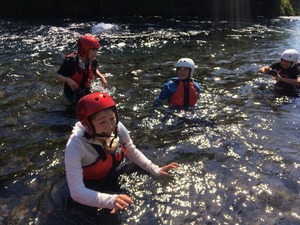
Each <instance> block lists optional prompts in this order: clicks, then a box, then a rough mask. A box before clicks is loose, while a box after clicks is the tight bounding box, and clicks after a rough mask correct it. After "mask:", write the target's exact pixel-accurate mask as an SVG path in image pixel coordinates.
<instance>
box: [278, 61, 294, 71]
mask: <svg viewBox="0 0 300 225" xmlns="http://www.w3.org/2000/svg"><path fill="white" fill-rule="evenodd" d="M280 64H281V66H282V68H283V69H289V68H291V66H292V64H293V62H290V61H287V60H284V59H281V60H280Z"/></svg>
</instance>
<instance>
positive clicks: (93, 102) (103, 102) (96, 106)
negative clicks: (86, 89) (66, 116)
mask: <svg viewBox="0 0 300 225" xmlns="http://www.w3.org/2000/svg"><path fill="white" fill-rule="evenodd" d="M111 107H114V110H115V111H116V117H117V110H116V103H115V101H114V100H113V99H112V98H111V97H110V96H109V95H108V94H106V93H104V92H95V93H91V94H88V95H86V96H84V97H82V98H81V99H80V100H79V102H78V103H77V106H76V108H77V117H78V119H79V121H80V122H81V124H82V125H83V126H84V127H85V128H86V132H87V133H88V134H89V135H91V136H92V135H94V132H95V131H94V126H93V125H92V124H91V122H90V120H89V116H91V115H93V114H95V113H96V112H99V111H101V110H104V109H108V108H111ZM117 123H118V117H117Z"/></svg>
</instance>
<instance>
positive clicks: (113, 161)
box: [82, 144, 126, 180]
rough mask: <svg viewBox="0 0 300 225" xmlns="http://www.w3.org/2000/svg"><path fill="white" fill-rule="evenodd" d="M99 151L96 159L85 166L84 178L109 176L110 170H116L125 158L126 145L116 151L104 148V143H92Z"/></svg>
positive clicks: (94, 178) (93, 178)
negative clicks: (112, 151)
mask: <svg viewBox="0 0 300 225" xmlns="http://www.w3.org/2000/svg"><path fill="white" fill-rule="evenodd" d="M91 145H92V146H93V147H94V148H95V150H96V151H97V153H98V155H99V156H98V158H97V159H96V161H95V162H94V163H92V164H90V165H87V166H83V167H82V169H83V179H85V180H98V179H103V178H105V177H107V175H108V174H109V172H110V171H114V170H115V169H116V168H117V167H118V166H119V165H120V163H121V162H122V161H123V159H124V153H125V152H126V149H125V147H123V146H122V145H120V146H119V147H118V149H117V150H116V151H115V152H114V153H110V152H108V151H106V150H104V149H103V147H102V145H96V144H91Z"/></svg>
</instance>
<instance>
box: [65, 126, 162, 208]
mask: <svg viewBox="0 0 300 225" xmlns="http://www.w3.org/2000/svg"><path fill="white" fill-rule="evenodd" d="M84 132H85V128H84V127H83V126H82V124H81V123H80V122H77V123H76V124H75V126H74V128H73V131H72V135H71V137H70V138H69V140H68V142H67V145H66V149H65V170H66V177H67V182H68V186H69V189H70V194H71V197H72V198H73V200H75V201H77V202H79V203H81V204H84V205H88V206H93V207H98V208H109V209H113V208H114V202H115V199H116V197H117V195H112V194H105V193H100V192H97V191H94V190H91V189H88V188H86V187H85V185H84V183H83V169H82V167H83V166H87V165H90V164H92V163H93V162H95V161H96V159H97V157H98V153H97V152H96V150H95V149H94V148H93V147H92V145H91V143H93V144H97V145H101V143H100V142H99V141H98V140H97V139H87V138H85V137H83V135H84ZM118 136H119V139H120V140H121V141H122V144H123V143H124V144H125V146H126V150H127V151H126V157H127V158H128V159H130V160H131V161H132V162H133V163H135V164H136V165H138V166H139V167H141V168H142V169H144V170H146V171H148V172H149V173H151V174H153V175H157V176H158V175H159V173H160V168H159V167H158V166H157V165H155V164H153V163H152V162H151V161H150V160H149V159H148V158H147V157H146V156H145V155H144V154H143V153H142V152H140V151H139V150H138V149H137V148H136V147H135V145H134V144H133V142H132V140H131V138H130V136H129V133H128V130H127V129H126V127H125V126H124V125H123V124H122V123H121V122H119V123H118Z"/></svg>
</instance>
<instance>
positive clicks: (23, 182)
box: [0, 17, 300, 225]
mask: <svg viewBox="0 0 300 225" xmlns="http://www.w3.org/2000/svg"><path fill="white" fill-rule="evenodd" d="M0 27H1V29H0V37H1V38H0V50H1V55H0V76H1V80H2V82H1V85H0V107H1V110H0V116H1V123H0V126H1V127H0V129H1V130H0V138H1V142H0V145H1V150H0V168H1V171H0V190H1V191H0V215H1V216H0V224H70V220H69V221H67V219H66V218H65V217H64V216H63V213H62V208H63V203H62V201H61V198H60V195H59V192H60V190H61V188H62V186H63V184H64V181H65V174H64V165H63V149H64V146H65V144H66V141H67V139H68V135H69V134H70V132H71V129H72V126H73V125H74V123H75V121H76V119H75V118H74V113H73V112H72V110H70V109H69V108H68V107H67V106H66V104H65V100H64V98H63V96H62V85H61V84H60V83H58V82H56V81H55V73H56V71H57V70H58V68H59V66H60V64H61V63H62V61H63V58H64V55H66V54H68V53H70V52H72V51H74V50H75V47H76V45H75V43H76V40H77V38H78V37H79V36H80V35H81V34H84V33H91V34H93V35H96V36H97V37H98V38H99V39H100V40H101V45H102V46H103V47H102V49H101V50H100V52H99V54H98V56H97V58H98V61H99V64H100V65H99V70H100V71H101V72H102V73H103V74H104V75H105V76H106V77H107V80H108V82H109V88H108V89H107V90H105V91H107V92H109V93H110V94H111V95H112V96H114V97H115V98H116V101H117V103H118V108H119V114H120V117H121V120H122V121H123V123H124V124H125V125H126V126H127V128H128V129H129V130H130V132H131V135H132V138H133V140H134V142H135V144H136V145H137V146H138V148H139V149H140V150H141V151H142V152H144V154H145V155H147V156H148V157H149V158H150V159H151V160H153V161H154V162H155V163H157V164H160V165H163V164H165V163H168V162H171V161H177V162H179V163H180V164H181V167H180V169H179V170H177V171H174V176H173V178H170V179H165V178H156V177H153V176H150V175H148V174H140V173H133V174H130V175H124V176H122V177H121V181H120V182H121V183H122V188H123V189H124V190H125V191H126V192H128V193H129V194H130V195H131V196H132V198H133V199H134V205H133V206H131V207H129V208H128V209H126V211H124V212H122V213H121V214H120V220H121V224H143V225H148V224H149V225H150V224H151V225H154V224H159V225H161V224H175V225H177V224H178V225H181V224H207V225H214V224H241V225H242V224H284V225H286V224H300V195H299V191H300V181H299V177H300V158H299V155H300V154H299V150H300V148H299V146H300V141H299V137H300V130H299V129H300V110H299V109H300V100H299V98H291V97H280V96H276V95H275V93H274V92H273V84H274V83H273V81H272V80H271V79H270V78H269V77H268V76H266V75H261V74H257V70H258V68H259V67H260V66H262V65H266V64H270V63H272V62H273V61H276V60H278V59H279V57H280V54H281V52H282V51H284V50H285V49H287V48H296V49H298V50H300V18H297V17H294V18H279V19H273V20H265V19H261V20H257V21H251V22H242V21H240V22H234V23H233V22H227V21H218V22H212V21H198V20H196V19H190V20H175V19H174V20H165V19H161V18H147V19H142V18H135V19H134V20H131V19H126V20H124V19H103V20H99V21H71V20H65V21H50V22H49V21H47V22H46V21H4V20H2V21H0ZM181 57H190V58H192V59H194V61H195V63H196V64H197V69H196V72H195V79H196V80H197V81H198V82H199V83H200V84H201V87H202V93H201V99H200V102H199V103H198V105H197V107H196V108H194V109H192V110H190V111H181V110H173V109H170V108H168V107H167V106H162V107H159V108H153V107H152V102H153V100H154V98H155V97H156V96H157V95H158V93H159V91H160V87H161V86H162V84H163V82H165V81H167V80H168V79H169V78H170V77H172V76H174V63H175V62H176V61H177V60H178V59H179V58H181ZM93 88H94V90H103V89H102V87H101V85H100V84H99V82H95V83H94V84H93ZM84 224H101V221H100V222H97V223H88V222H87V221H86V222H85V223H84Z"/></svg>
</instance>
